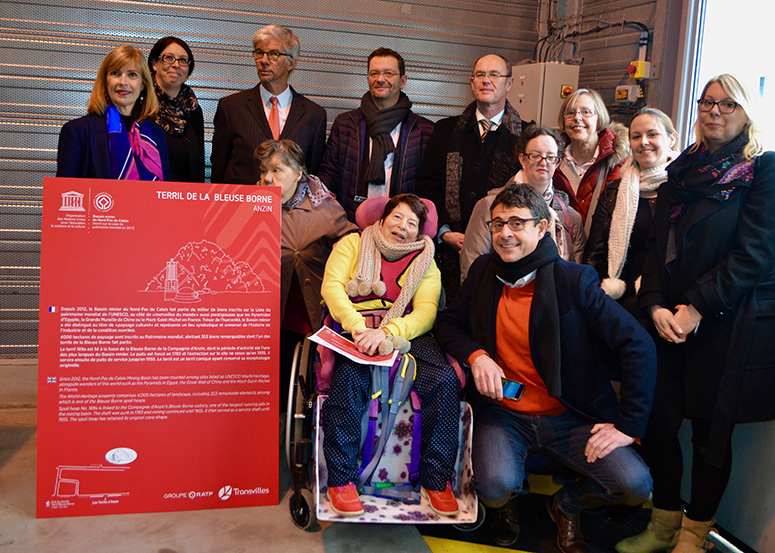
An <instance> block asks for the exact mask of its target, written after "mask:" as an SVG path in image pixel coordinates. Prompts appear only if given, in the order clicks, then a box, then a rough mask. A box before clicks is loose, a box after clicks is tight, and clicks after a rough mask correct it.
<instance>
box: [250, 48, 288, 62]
mask: <svg viewBox="0 0 775 553" xmlns="http://www.w3.org/2000/svg"><path fill="white" fill-rule="evenodd" d="M264 54H266V58H267V59H268V60H269V61H277V60H279V59H280V56H288V57H291V55H290V54H286V53H285V52H280V50H269V51H268V52H267V51H265V50H261V49H259V48H256V49H255V50H253V58H254V59H255V60H256V61H258V60H260V59H261V58H263V57H264Z"/></svg>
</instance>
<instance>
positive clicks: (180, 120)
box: [153, 79, 199, 135]
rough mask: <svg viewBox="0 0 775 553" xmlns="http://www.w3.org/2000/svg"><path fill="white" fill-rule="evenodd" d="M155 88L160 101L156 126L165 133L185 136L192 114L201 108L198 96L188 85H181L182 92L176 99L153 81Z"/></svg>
mask: <svg viewBox="0 0 775 553" xmlns="http://www.w3.org/2000/svg"><path fill="white" fill-rule="evenodd" d="M153 88H154V89H155V90H156V97H157V98H158V99H159V111H158V112H157V113H156V124H157V125H159V126H160V127H161V128H162V129H164V132H166V133H167V134H171V135H177V134H183V132H184V131H185V130H186V123H187V122H188V118H189V117H190V116H191V114H192V113H193V112H194V111H195V110H196V109H197V108H198V107H199V101H198V100H197V99H196V94H194V91H193V90H192V88H191V87H190V86H188V85H187V84H182V85H180V92H178V95H177V96H175V97H174V98H170V97H169V96H167V93H166V92H164V91H163V90H162V89H161V87H160V86H159V85H158V84H156V79H154V80H153Z"/></svg>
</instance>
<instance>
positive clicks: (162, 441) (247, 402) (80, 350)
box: [37, 178, 281, 517]
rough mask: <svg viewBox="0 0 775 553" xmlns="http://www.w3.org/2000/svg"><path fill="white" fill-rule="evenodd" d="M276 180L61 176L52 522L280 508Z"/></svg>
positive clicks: (50, 431)
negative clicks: (215, 181)
mask: <svg viewBox="0 0 775 553" xmlns="http://www.w3.org/2000/svg"><path fill="white" fill-rule="evenodd" d="M280 215H281V214H280V198H279V192H278V191H277V190H276V189H275V188H273V187H257V186H242V185H239V186H238V185H209V184H183V183H153V182H127V181H114V180H95V179H54V178H47V179H45V181H44V187H43V224H42V229H43V235H42V256H41V257H42V259H41V292H40V340H39V343H40V346H39V375H38V379H39V383H38V479H37V483H38V484H37V515H38V517H60V516H75V515H101V514H116V513H140V512H153V511H177V510H190V509H207V508H220V507H247V506H253V505H270V504H277V501H278V493H279V490H278V485H279V483H278V478H279V458H278V455H279V435H278V431H279V428H278V426H279V421H278V410H277V406H278V397H279V396H278V394H279V393H280V390H279V386H278V365H279V357H278V355H279V354H278V352H279V326H280V313H279V311H280V305H279V304H280V218H281V217H280Z"/></svg>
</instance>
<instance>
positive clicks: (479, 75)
mask: <svg viewBox="0 0 775 553" xmlns="http://www.w3.org/2000/svg"><path fill="white" fill-rule="evenodd" d="M472 76H473V78H474V80H475V81H483V80H484V78H485V77H487V78H488V79H490V80H491V81H493V80H495V79H505V78H507V77H511V75H504V74H503V73H498V72H497V71H490V72H489V73H488V72H486V71H476V72H474V74H473V75H472Z"/></svg>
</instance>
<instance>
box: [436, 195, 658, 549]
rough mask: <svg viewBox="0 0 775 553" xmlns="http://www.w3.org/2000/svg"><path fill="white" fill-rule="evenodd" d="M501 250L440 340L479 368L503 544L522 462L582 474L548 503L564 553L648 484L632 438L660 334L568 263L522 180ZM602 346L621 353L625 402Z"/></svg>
mask: <svg viewBox="0 0 775 553" xmlns="http://www.w3.org/2000/svg"><path fill="white" fill-rule="evenodd" d="M491 217H492V219H491V221H489V223H488V225H489V227H490V230H491V232H492V242H493V249H494V250H495V252H494V253H492V254H487V255H483V256H481V257H479V258H478V259H477V260H476V261H475V262H474V264H473V266H472V267H471V270H470V272H469V276H468V278H467V279H466V281H465V282H464V283H463V285H462V287H461V289H460V293H459V295H458V297H457V299H456V301H455V302H454V303H453V304H452V305H451V306H450V308H449V309H447V310H446V311H443V312H441V313H440V314H439V318H438V321H437V326H436V330H435V335H436V338H437V340H438V342H439V344H440V345H441V347H442V348H443V349H445V350H446V351H447V352H448V353H450V354H451V355H453V356H454V357H456V358H457V359H458V360H459V361H460V362H463V363H468V364H469V365H470V366H471V371H472V373H473V380H474V383H475V385H476V392H478V394H480V395H481V396H483V397H482V398H480V399H481V400H480V401H478V404H477V408H476V414H475V418H474V420H475V421H476V428H475V431H474V445H473V466H474V467H475V470H476V488H477V492H478V494H479V498H480V500H481V501H483V502H484V504H485V505H486V506H488V507H491V508H495V509H496V510H495V512H494V513H493V516H492V517H488V518H490V519H491V520H492V523H491V527H490V528H491V532H492V537H493V540H494V541H495V542H496V543H498V544H499V545H503V546H506V545H511V544H513V543H514V542H515V541H516V540H517V537H518V536H519V526H518V525H517V520H516V513H517V510H516V505H515V498H516V497H517V496H518V495H519V493H520V491H521V490H522V486H523V479H524V474H525V462H526V460H527V458H528V456H529V455H531V454H533V453H543V454H544V455H545V456H546V457H549V458H551V459H553V460H555V461H558V462H560V463H563V464H564V465H566V466H567V467H568V468H570V469H571V470H573V471H575V472H576V473H578V476H579V478H577V479H575V480H574V481H572V482H570V483H568V484H565V485H564V486H563V487H562V488H561V489H560V491H558V492H557V493H556V494H555V496H554V497H553V498H552V500H551V501H550V503H549V505H548V508H549V514H550V516H551V517H552V519H553V520H554V522H555V523H556V524H557V528H558V535H557V545H558V547H559V548H560V551H562V552H563V553H586V552H587V551H588V549H587V544H586V542H585V541H584V539H583V537H582V535H581V530H580V527H579V519H580V515H581V512H582V511H583V510H585V509H594V508H597V507H603V506H606V505H613V504H627V505H637V504H639V503H641V502H643V501H644V500H645V499H646V498H647V497H648V494H649V492H650V491H651V477H650V475H649V471H648V468H647V467H646V465H645V464H644V463H643V461H642V460H641V458H640V457H639V456H638V454H637V453H636V452H635V451H634V449H633V448H632V447H630V445H631V444H632V443H633V442H634V441H635V439H636V438H639V437H641V436H642V435H643V433H644V431H645V428H646V423H647V420H648V416H649V412H650V410H651V404H652V400H653V393H654V384H655V380H656V354H655V348H654V343H653V342H652V341H651V338H650V337H649V335H648V334H647V333H646V331H645V330H644V329H643V328H642V327H641V326H640V325H639V324H638V322H637V321H636V320H635V319H634V318H633V317H632V315H630V314H629V313H627V311H625V310H624V309H623V308H622V307H621V306H620V305H618V304H617V303H616V302H615V301H613V300H612V299H610V298H609V297H608V296H606V294H605V293H604V292H603V291H602V289H601V288H600V285H599V280H598V277H597V274H596V273H595V271H594V269H592V268H591V267H588V266H584V265H578V264H575V263H568V262H566V261H563V260H562V259H561V258H560V257H559V255H558V253H557V247H556V246H555V244H554V241H553V240H552V238H551V236H548V233H547V232H546V227H547V224H548V221H549V220H550V216H549V211H548V207H547V204H546V201H545V200H544V199H543V198H542V197H541V196H540V195H539V194H538V193H537V192H536V191H535V190H533V189H532V188H530V187H529V186H527V185H513V186H509V187H507V188H506V189H505V190H503V191H502V192H500V193H499V194H498V195H497V196H496V198H495V200H494V201H493V204H492V208H491ZM601 347H607V348H610V349H611V350H612V351H613V352H615V354H616V355H617V357H618V359H619V361H620V363H621V371H622V387H621V400H620V401H618V402H617V399H616V395H615V393H614V390H613V388H612V387H611V383H610V380H609V379H608V376H607V373H606V371H605V369H604V368H603V365H602V364H601V362H600V358H599V350H600V348H601Z"/></svg>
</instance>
